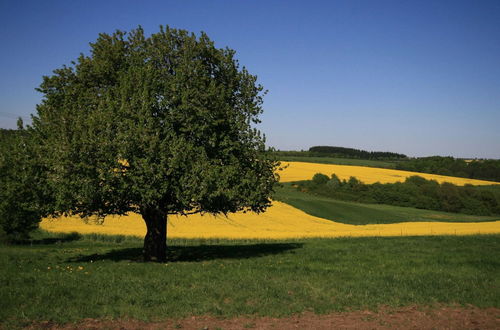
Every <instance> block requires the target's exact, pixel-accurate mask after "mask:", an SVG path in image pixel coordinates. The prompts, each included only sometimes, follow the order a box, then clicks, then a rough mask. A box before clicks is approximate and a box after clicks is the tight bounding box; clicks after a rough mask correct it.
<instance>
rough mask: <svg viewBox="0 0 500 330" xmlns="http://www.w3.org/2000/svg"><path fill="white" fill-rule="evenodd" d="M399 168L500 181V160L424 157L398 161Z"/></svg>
mask: <svg viewBox="0 0 500 330" xmlns="http://www.w3.org/2000/svg"><path fill="white" fill-rule="evenodd" d="M396 168H397V169H398V170H406V171H413V172H421V173H433V174H441V175H450V176H458V177H462V178H470V179H480V180H489V181H498V182H500V160H495V159H485V160H473V161H470V162H466V161H464V160H463V159H456V158H453V157H440V156H432V157H422V158H415V159H409V160H405V161H401V162H398V164H397V166H396Z"/></svg>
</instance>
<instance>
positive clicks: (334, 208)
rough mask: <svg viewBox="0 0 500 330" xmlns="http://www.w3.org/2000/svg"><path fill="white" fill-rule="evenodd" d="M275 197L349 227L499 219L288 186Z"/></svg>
mask: <svg viewBox="0 0 500 330" xmlns="http://www.w3.org/2000/svg"><path fill="white" fill-rule="evenodd" d="M275 198H276V199H277V200H279V201H281V202H284V203H287V204H290V205H292V206H293V207H296V208H298V209H300V210H302V211H304V212H306V213H308V214H310V215H313V216H316V217H320V218H324V219H328V220H333V221H335V222H341V223H346V224H352V225H366V224H373V223H398V222H420V221H425V222H428V221H440V222H484V221H498V220H500V218H499V217H487V216H473V215H466V214H458V213H447V212H439V211H431V210H422V209H416V208H412V207H400V206H391V205H383V204H363V203H355V202H345V201H339V200H336V199H332V198H328V197H323V196H316V195H313V194H308V193H303V192H299V191H297V190H296V189H295V188H293V187H292V186H291V184H290V183H284V184H282V185H281V187H279V188H278V189H277V191H276V196H275Z"/></svg>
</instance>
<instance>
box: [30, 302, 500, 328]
mask: <svg viewBox="0 0 500 330" xmlns="http://www.w3.org/2000/svg"><path fill="white" fill-rule="evenodd" d="M31 328H32V329H35V328H36V329H40V328H44V329H82V328H83V329H207V330H212V329H214V330H215V329H231V330H232V329H280V330H282V329H283V330H286V329H500V309H498V308H488V309H479V308H476V307H469V308H458V307H456V308H455V307H441V308H434V309H431V308H427V307H405V308H400V309H381V310H380V311H379V312H371V311H357V312H347V313H332V314H326V315H316V314H312V313H306V314H301V315H296V316H291V317H286V318H271V317H255V318H254V317H238V318H231V319H219V318H215V317H208V316H203V317H201V316H200V317H190V318H185V319H178V320H166V321H163V322H154V323H146V322H140V321H130V320H129V321H125V320H121V321H101V320H92V319H89V320H84V321H82V322H79V323H76V324H67V325H64V326H57V325H54V324H51V323H49V322H42V323H37V324H34V325H33V326H32V327H31Z"/></svg>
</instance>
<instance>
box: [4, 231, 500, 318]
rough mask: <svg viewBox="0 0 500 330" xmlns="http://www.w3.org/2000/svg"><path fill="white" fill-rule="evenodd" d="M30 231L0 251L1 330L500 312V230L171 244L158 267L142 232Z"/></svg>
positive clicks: (172, 242) (184, 241)
mask: <svg viewBox="0 0 500 330" xmlns="http://www.w3.org/2000/svg"><path fill="white" fill-rule="evenodd" d="M38 235H39V236H38V238H36V239H35V240H34V241H31V242H30V244H24V245H3V246H0V265H1V267H0V283H1V285H0V297H1V299H0V320H2V321H0V322H2V323H3V326H5V327H10V326H21V325H26V324H29V323H30V322H32V321H41V320H47V321H54V322H60V323H64V322H73V321H78V320H81V319H83V318H106V319H109V318H111V319H115V318H121V319H123V318H132V319H140V320H161V319H164V318H178V317H187V316H191V315H214V316H222V317H231V316H239V315H268V316H285V315H290V314H294V313H301V312H304V311H312V312H314V313H328V312H332V311H346V310H362V309H376V308H377V307H378V306H382V305H385V306H394V307H400V306H408V305H415V304H416V305H426V306H428V305H433V304H445V305H448V304H450V305H452V304H460V305H465V304H472V305H475V306H478V307H481V308H485V307H500V276H499V275H500V260H499V258H498V256H499V255H500V235H484V236H445V237H439V236H434V237H393V238H342V239H309V240H293V241H246V242H243V241H200V240H197V241H190V240H183V241H170V242H169V244H170V245H169V252H168V255H169V260H170V261H169V262H168V263H166V264H161V263H143V262H140V261H139V260H140V255H141V245H142V242H141V240H140V239H138V238H133V237H129V238H125V237H119V236H116V237H106V236H99V235H92V236H80V237H79V236H78V235H73V236H71V235H59V236H55V235H54V234H47V233H40V234H38ZM1 326H2V324H1V323H0V327H1Z"/></svg>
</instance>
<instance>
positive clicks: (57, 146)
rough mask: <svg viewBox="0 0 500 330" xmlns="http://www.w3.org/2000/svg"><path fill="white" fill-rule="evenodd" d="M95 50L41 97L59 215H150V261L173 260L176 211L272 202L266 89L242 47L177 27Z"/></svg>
mask: <svg viewBox="0 0 500 330" xmlns="http://www.w3.org/2000/svg"><path fill="white" fill-rule="evenodd" d="M90 46H91V52H90V54H89V55H84V54H82V55H80V56H79V57H78V59H77V60H76V61H74V62H72V65H71V66H63V67H62V68H60V69H57V70H54V74H53V75H51V76H46V77H44V78H43V82H42V84H41V85H40V87H39V89H38V90H39V91H40V92H41V93H43V96H44V98H43V101H42V103H41V104H39V105H38V107H37V116H35V117H34V120H33V129H34V130H35V131H36V132H37V134H38V136H39V137H40V141H41V145H42V150H43V152H42V154H43V155H44V156H45V157H44V162H45V163H46V164H47V167H48V169H49V172H48V180H49V184H50V185H51V188H52V189H53V190H54V199H55V204H54V205H55V208H54V213H55V214H62V213H66V214H68V213H69V214H78V215H81V216H82V217H86V216H90V215H97V216H100V217H104V216H106V215H109V214H125V213H127V212H137V213H140V214H141V215H142V217H143V218H144V220H145V222H146V225H147V228H148V232H147V234H146V238H145V244H144V256H145V258H146V259H147V260H150V259H156V260H164V259H165V242H166V241H165V235H166V219H167V215H168V214H181V215H187V214H190V213H197V212H202V213H205V212H208V213H229V212H237V211H247V210H248V211H255V212H261V211H263V210H265V209H266V207H268V206H269V205H270V195H271V193H272V191H273V186H274V184H275V182H276V181H277V175H276V174H275V170H276V168H277V166H278V163H277V162H276V161H274V160H272V159H270V158H269V156H268V155H267V153H266V147H265V139H264V137H263V136H262V135H261V133H260V132H259V131H258V130H257V129H256V128H255V126H256V124H258V123H259V122H260V121H259V115H260V114H261V113H262V111H263V109H262V102H263V99H262V98H263V95H264V94H265V92H264V91H263V87H262V86H260V85H259V84H257V83H256V81H257V77H256V76H254V75H251V74H250V73H249V72H248V71H247V70H246V69H245V68H244V67H243V68H240V66H239V64H238V61H237V60H236V59H235V51H233V50H231V49H228V48H225V49H219V48H216V47H215V45H214V43H213V42H212V41H211V40H210V39H209V37H208V36H207V35H206V34H205V33H201V34H200V35H199V36H196V35H195V34H193V33H189V32H187V31H184V30H177V29H172V28H169V27H160V31H159V32H158V33H154V34H152V35H151V36H149V37H147V36H145V34H144V31H143V29H142V28H141V27H139V28H137V29H135V30H133V31H131V32H130V33H126V32H122V31H116V32H115V33H113V34H112V35H109V34H104V33H103V34H100V35H99V37H98V39H97V40H96V41H95V42H94V43H91V44H90Z"/></svg>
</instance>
